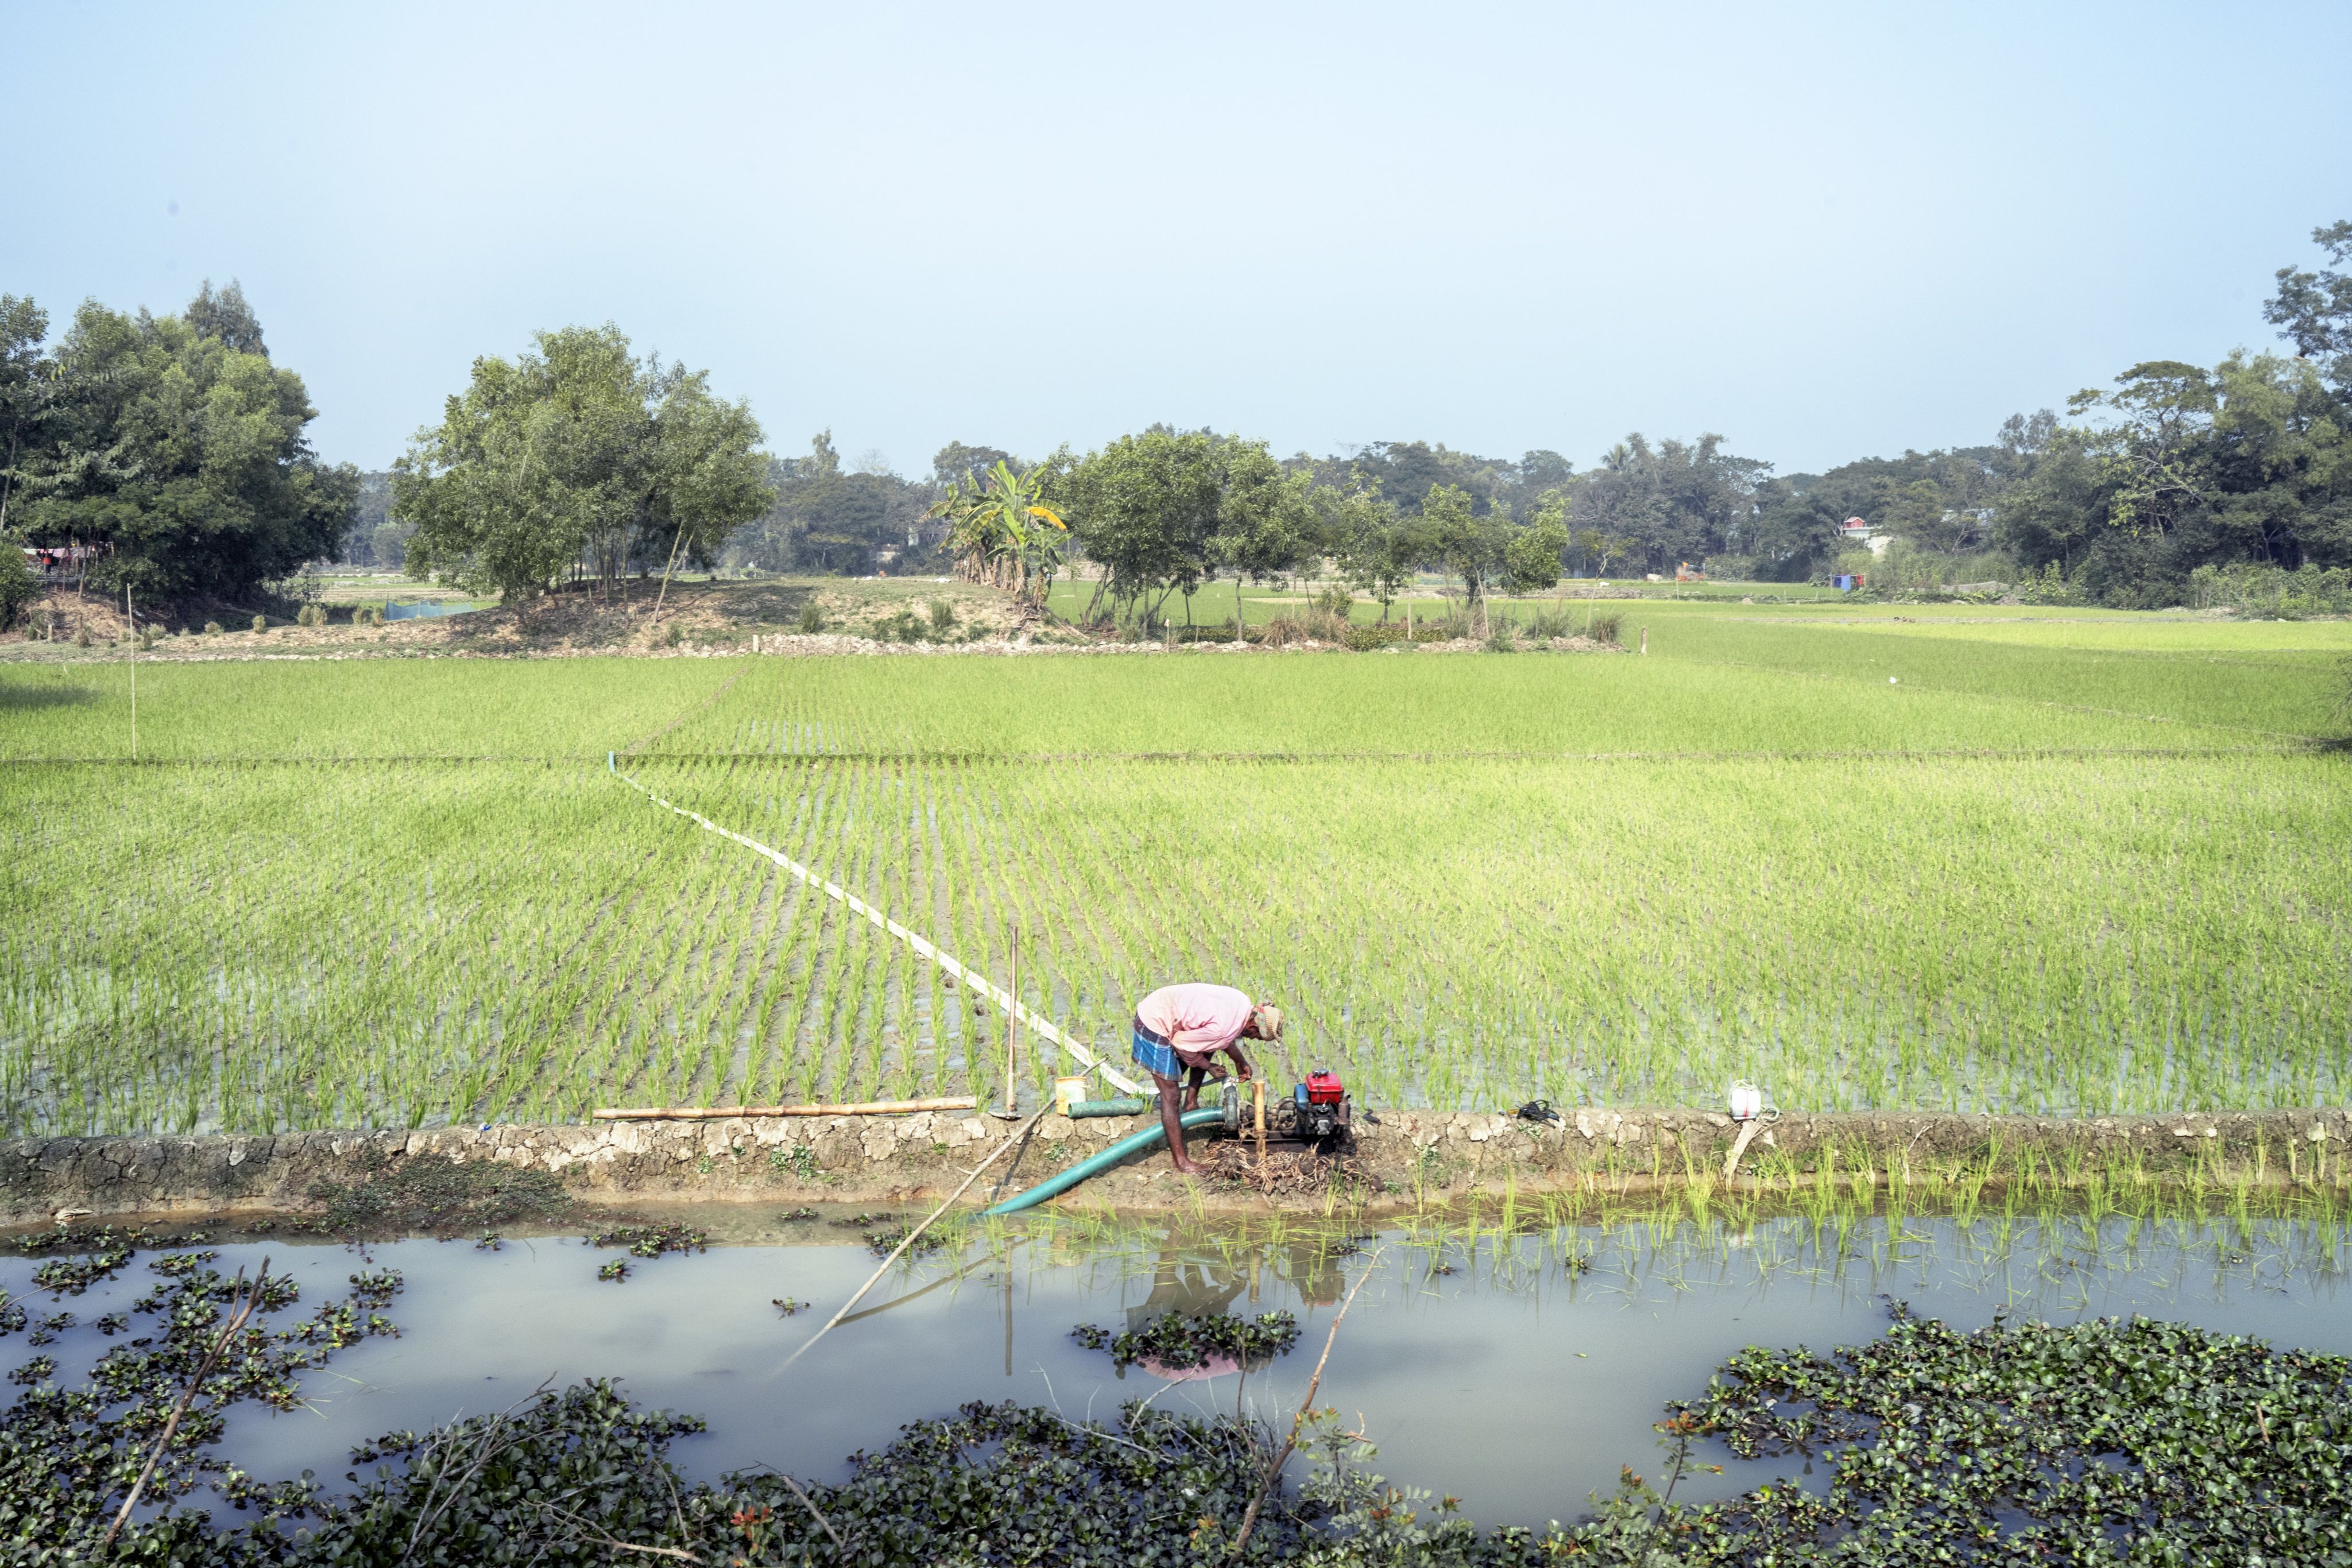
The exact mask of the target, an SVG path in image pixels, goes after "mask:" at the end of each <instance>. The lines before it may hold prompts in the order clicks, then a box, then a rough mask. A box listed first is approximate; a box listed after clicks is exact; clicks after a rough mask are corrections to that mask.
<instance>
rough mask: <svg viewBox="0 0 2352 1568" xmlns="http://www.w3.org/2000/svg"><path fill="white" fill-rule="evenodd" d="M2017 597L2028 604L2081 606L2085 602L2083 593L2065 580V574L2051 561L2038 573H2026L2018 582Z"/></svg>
mask: <svg viewBox="0 0 2352 1568" xmlns="http://www.w3.org/2000/svg"><path fill="white" fill-rule="evenodd" d="M2017 597H2018V598H2020V599H2021V600H2023V601H2025V602H2026V603H2028V604H2082V603H2084V602H2087V601H2086V599H2085V597H2084V593H2083V591H2082V590H2081V588H2080V587H2078V586H2077V585H2076V584H2074V583H2073V582H2070V581H2068V580H2067V578H2066V572H2065V570H2064V569H2063V568H2062V567H2061V566H2060V565H2059V564H2058V563H2057V562H2056V561H2054V560H2053V561H2051V562H2049V563H2048V564H2047V565H2045V566H2043V567H2042V570H2040V571H2038V572H2032V571H2029V572H2027V573H2026V574H2025V575H2024V576H2023V577H2021V578H2020V579H2019V580H2018V583H2017Z"/></svg>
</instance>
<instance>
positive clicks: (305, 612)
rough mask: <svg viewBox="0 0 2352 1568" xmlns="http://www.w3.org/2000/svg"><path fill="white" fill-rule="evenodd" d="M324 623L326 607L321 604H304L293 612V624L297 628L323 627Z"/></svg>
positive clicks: (325, 621)
mask: <svg viewBox="0 0 2352 1568" xmlns="http://www.w3.org/2000/svg"><path fill="white" fill-rule="evenodd" d="M326 623H327V607H326V606H325V605H323V604H305V605H304V606H302V608H301V609H299V610H297V611H296V612H294V624H295V625H297V626H324V625H325V624H326Z"/></svg>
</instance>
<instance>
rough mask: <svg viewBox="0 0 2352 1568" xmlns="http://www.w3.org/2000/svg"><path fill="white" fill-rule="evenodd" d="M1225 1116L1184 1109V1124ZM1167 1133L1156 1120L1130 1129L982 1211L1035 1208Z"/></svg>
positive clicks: (1196, 1124)
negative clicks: (1104, 1146) (1136, 1130)
mask: <svg viewBox="0 0 2352 1568" xmlns="http://www.w3.org/2000/svg"><path fill="white" fill-rule="evenodd" d="M1224 1119H1225V1113H1223V1111H1187V1112H1185V1113H1184V1125H1185V1126H1186V1127H1188V1128H1189V1127H1212V1126H1215V1125H1216V1124H1219V1123H1221V1122H1223V1120H1224ZM1167 1136H1168V1129H1167V1128H1165V1127H1163V1126H1161V1125H1160V1124H1158V1123H1154V1124H1151V1125H1150V1126H1149V1127H1146V1128H1144V1129H1143V1131H1141V1132H1140V1133H1131V1134H1128V1135H1127V1136H1126V1137H1124V1138H1121V1139H1120V1140H1119V1141H1118V1142H1117V1143H1116V1144H1113V1145H1111V1146H1110V1147H1108V1148H1107V1149H1105V1150H1104V1151H1103V1152H1102V1153H1100V1154H1098V1155H1093V1156H1092V1157H1090V1158H1087V1159H1083V1160H1080V1161H1079V1162H1078V1163H1077V1164H1076V1165H1074V1166H1071V1167H1070V1168H1069V1169H1068V1170H1066V1171H1061V1172H1057V1173H1056V1174H1055V1175H1053V1176H1047V1177H1046V1178H1045V1180H1044V1181H1041V1182H1039V1183H1038V1184H1037V1185H1036V1186H1033V1187H1031V1188H1030V1189H1029V1190H1028V1191H1027V1192H1023V1193H1015V1194H1014V1195H1013V1196H1012V1197H1008V1198H1006V1199H1005V1200H1004V1201H1003V1203H1000V1204H998V1205H996V1206H995V1207H993V1208H990V1209H986V1210H984V1211H983V1212H985V1213H988V1214H1017V1213H1019V1212H1020V1211H1021V1210H1023V1209H1024V1208H1033V1207H1036V1206H1037V1205H1038V1204H1041V1203H1043V1202H1045V1200H1046V1199H1047V1198H1049V1197H1055V1196H1057V1195H1058V1194H1061V1193H1066V1192H1067V1191H1069V1190H1070V1189H1071V1188H1072V1187H1074V1186H1077V1185H1078V1184H1079V1183H1080V1182H1082V1181H1084V1180H1086V1179H1087V1177H1088V1176H1096V1175H1098V1174H1100V1173H1101V1172H1103V1171H1107V1170H1108V1169H1110V1167H1111V1166H1115V1165H1117V1164H1118V1162H1119V1161H1121V1160H1123V1159H1125V1158H1127V1156H1128V1155H1133V1154H1140V1153H1141V1152H1142V1151H1143V1150H1145V1149H1148V1148H1150V1147H1151V1145H1154V1144H1156V1143H1159V1142H1160V1141H1161V1140H1162V1139H1164V1138H1166V1137H1167Z"/></svg>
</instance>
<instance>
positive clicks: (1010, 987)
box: [1002, 925, 1021, 1121]
mask: <svg viewBox="0 0 2352 1568" xmlns="http://www.w3.org/2000/svg"><path fill="white" fill-rule="evenodd" d="M1011 967H1012V971H1013V972H1012V974H1011V976H1010V977H1008V978H1007V980H1006V982H1005V987H1004V991H1005V994H1006V995H1007V996H1009V997H1011V998H1013V1003H1014V1005H1013V1006H1012V1007H1009V1008H1007V1009H1004V1109H1003V1112H1002V1114H1003V1117H1004V1118H1005V1120H1007V1121H1011V1120H1012V1119H1013V1117H1014V1116H1017V1115H1019V1114H1020V1113H1019V1112H1017V1111H1015V1110H1014V1109H1013V1051H1014V1050H1015V1049H1016V1047H1018V1045H1019V1044H1020V1040H1021V1008H1020V1005H1019V1004H1020V1000H1021V927H1020V926H1018V925H1015V926H1013V931H1012V966H1011Z"/></svg>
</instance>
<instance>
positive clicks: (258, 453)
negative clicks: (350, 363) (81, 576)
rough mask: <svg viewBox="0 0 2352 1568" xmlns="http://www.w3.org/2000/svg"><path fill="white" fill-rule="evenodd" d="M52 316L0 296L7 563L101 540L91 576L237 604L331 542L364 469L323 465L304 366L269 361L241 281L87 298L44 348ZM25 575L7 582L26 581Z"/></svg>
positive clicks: (2, 531) (0, 447)
mask: <svg viewBox="0 0 2352 1568" xmlns="http://www.w3.org/2000/svg"><path fill="white" fill-rule="evenodd" d="M48 335H49V317H48V313H47V311H45V310H43V309H42V308H40V307H39V306H38V305H37V304H35V303H34V302H33V301H32V300H30V299H26V298H18V297H16V296H15V295H0V558H5V562H6V565H7V566H8V567H9V568H11V569H13V570H12V571H11V574H10V575H11V576H12V577H14V576H16V575H18V574H21V573H23V572H25V570H26V568H25V565H24V558H23V554H22V549H23V547H25V546H28V545H29V546H34V547H50V548H59V549H69V548H72V547H76V546H79V547H82V548H85V549H91V550H93V551H95V552H96V553H95V554H94V555H93V556H92V557H91V558H90V559H89V570H88V572H87V574H86V582H87V586H89V588H91V589H93V590H96V591H102V592H110V593H120V592H121V591H124V590H126V589H127V590H130V591H132V592H134V593H136V594H139V595H142V596H145V597H150V598H157V597H168V598H179V597H185V596H191V595H201V596H205V597H209V598H214V599H222V600H235V599H236V598H237V597H239V596H240V595H243V594H246V593H248V592H250V591H252V590H253V589H254V588H255V587H256V586H257V584H260V583H263V582H266V581H268V580H272V579H277V578H282V577H285V576H287V575H289V574H290V573H293V572H295V571H298V570H300V569H301V568H302V566H303V565H304V564H305V563H306V562H309V561H313V560H317V559H320V558H322V557H324V556H329V555H331V554H332V553H334V551H335V550H336V549H338V548H339V547H340V546H341V542H342V539H343V536H344V534H345V532H346V531H347V530H348V528H349V527H350V521H351V517H352V510H353V507H354V506H355V504H356V501H357V497H358V494H359V485H360V477H359V473H358V470H356V469H355V468H353V467H352V465H349V464H329V463H322V462H320V460H319V458H318V456H317V455H316V454H315V453H314V452H313V451H312V450H311V448H310V442H309V440H308V438H307V436H306V435H305V434H304V433H305V430H306V428H307V427H308V426H309V424H310V422H311V420H313V419H315V418H316V417H318V411H317V410H316V409H315V408H313V407H312V406H311V404H310V394H309V393H308V392H307V391H306V390H305V389H304V387H303V385H302V378H301V377H300V376H299V375H297V374H296V373H295V372H294V371H290V370H287V369H285V368H283V367H282V366H279V365H278V364H275V363H274V362H272V361H271V359H270V355H269V350H268V345H267V344H266V343H265V342H264V341H263V340H262V333H261V324H260V323H259V322H258V321H257V320H256V319H255V318H254V314H253V310H252V308H251V307H250V306H249V305H248V304H247V301H246V298H245V295H244V292H243V290H241V289H240V288H239V287H237V285H236V283H234V282H232V283H230V284H229V286H228V287H226V288H222V289H218V290H215V288H214V287H213V286H212V284H211V282H210V281H209V280H207V281H206V282H205V285H204V287H203V288H202V289H201V291H200V292H199V293H198V294H197V295H196V297H195V298H194V299H193V300H191V301H190V302H189V304H188V307H187V308H186V309H185V310H184V311H182V312H181V313H180V314H179V315H176V316H152V315H150V314H149V313H148V312H146V311H145V310H141V311H139V312H138V313H137V314H136V315H125V314H123V313H122V312H121V311H118V310H110V309H108V308H106V307H104V306H102V305H100V304H99V303H98V302H97V301H95V300H90V301H86V302H85V303H84V304H83V305H82V306H81V308H79V309H78V310H76V311H75V312H74V317H73V320H72V323H71V324H70V325H69V326H68V328H67V329H65V331H64V332H63V333H62V334H61V335H60V336H59V337H58V340H57V342H56V343H55V344H54V345H51V344H49V342H48V341H47V340H48ZM21 589H22V584H21V581H20V582H19V583H18V585H17V590H16V591H21Z"/></svg>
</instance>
